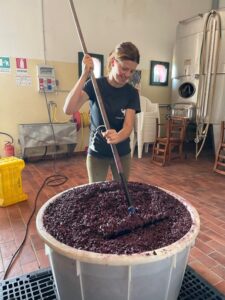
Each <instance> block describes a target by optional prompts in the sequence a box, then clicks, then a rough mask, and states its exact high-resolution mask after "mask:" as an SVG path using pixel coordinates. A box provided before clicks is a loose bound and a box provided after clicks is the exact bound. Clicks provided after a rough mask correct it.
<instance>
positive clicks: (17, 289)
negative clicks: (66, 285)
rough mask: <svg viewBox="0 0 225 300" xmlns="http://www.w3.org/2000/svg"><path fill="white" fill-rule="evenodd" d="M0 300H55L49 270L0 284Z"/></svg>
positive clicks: (52, 280) (52, 281)
mask: <svg viewBox="0 0 225 300" xmlns="http://www.w3.org/2000/svg"><path fill="white" fill-rule="evenodd" d="M0 299H1V300H9V299H10V300H23V299H25V300H56V299H57V297H56V291H55V285H54V279H53V275H52V271H51V269H44V270H43V269H42V270H39V271H36V272H32V273H29V274H27V275H22V276H20V277H15V278H12V279H9V280H4V281H2V282H0Z"/></svg>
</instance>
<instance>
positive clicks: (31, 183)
mask: <svg viewBox="0 0 225 300" xmlns="http://www.w3.org/2000/svg"><path fill="white" fill-rule="evenodd" d="M213 160H214V158H213V155H212V154H210V153H208V154H207V153H203V154H202V156H200V158H199V159H198V160H195V158H194V154H192V153H191V152H190V153H188V155H187V158H186V159H185V160H183V161H178V160H177V161H173V162H172V163H171V164H170V165H168V166H166V167H159V166H155V165H154V164H152V163H151V159H150V154H144V155H143V158H142V159H138V158H137V156H136V155H135V157H134V158H133V164H132V175H131V178H130V179H131V180H132V181H141V182H145V183H150V184H153V185H158V186H161V187H163V188H166V189H168V190H170V191H173V192H175V193H177V194H179V195H181V196H183V197H184V198H185V199H187V200H189V201H190V202H191V203H192V204H193V205H194V206H195V207H196V209H197V210H198V212H199V214H200V218H201V230H200V234H199V236H198V238H197V240H196V245H195V246H194V247H193V248H192V250H191V255H190V258H189V265H190V266H191V267H193V268H194V269H195V270H196V271H197V272H199V273H200V274H201V275H202V276H203V277H204V278H205V279H206V280H208V281H209V282H210V283H211V284H212V285H214V286H215V287H216V288H217V289H218V290H220V291H221V292H222V293H223V294H225V176H223V175H219V174H216V173H213V171H212V168H213V163H214V161H213ZM55 171H56V172H58V173H61V174H64V175H66V176H67V177H68V178H69V179H68V181H67V182H66V183H65V184H64V185H61V186H57V187H50V186H45V187H44V189H43V191H42V192H41V194H40V196H39V198H38V202H37V210H38V209H39V208H40V207H41V206H42V205H43V203H44V202H45V201H46V200H47V199H49V198H50V197H51V196H53V195H55V194H57V193H59V192H61V191H63V190H65V189H67V188H70V187H72V186H76V185H80V184H84V183H87V174H86V168H85V155H84V154H76V155H75V156H74V157H72V158H61V159H57V160H56V163H55V165H54V164H53V161H51V160H48V161H41V162H35V163H31V162H30V163H26V167H25V169H24V170H23V172H22V178H23V189H24V192H26V193H27V194H28V195H29V198H28V201H24V202H20V203H17V204H14V205H11V206H8V207H4V208H3V207H2V208H0V276H1V279H2V278H3V276H4V271H5V269H6V267H7V264H8V263H9V261H10V259H11V257H12V255H13V254H14V253H15V251H16V249H17V247H18V246H19V244H20V243H21V241H22V239H23V237H24V234H25V230H26V225H25V224H26V223H27V221H28V218H29V216H30V214H31V212H32V209H33V205H34V199H35V196H36V194H37V191H38V189H39V188H40V186H41V185H42V183H43V181H44V179H45V178H46V177H47V176H50V175H53V174H54V172H55ZM48 266H49V261H48V258H47V257H46V255H45V252H44V244H43V242H42V241H41V240H40V238H39V236H38V234H37V232H36V228H35V216H34V217H33V219H32V221H31V223H30V225H29V230H28V238H27V239H26V242H25V245H24V248H23V250H22V252H20V254H19V256H18V257H17V258H16V260H15V261H14V264H13V266H12V268H11V270H10V272H9V274H8V278H10V277H15V276H17V275H21V274H24V273H29V272H32V271H35V270H37V269H41V268H45V267H48Z"/></svg>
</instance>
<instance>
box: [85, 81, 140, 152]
mask: <svg viewBox="0 0 225 300" xmlns="http://www.w3.org/2000/svg"><path fill="white" fill-rule="evenodd" d="M97 84H98V87H99V91H100V93H101V96H102V99H103V104H104V107H105V111H106V114H107V117H108V120H109V124H110V128H112V129H115V130H116V131H120V130H121V129H122V128H123V123H124V118H125V112H126V109H127V108H130V109H134V110H135V112H136V113H138V112H140V100H139V94H138V91H137V90H136V89H135V88H134V87H133V86H131V85H130V84H128V83H127V84H126V85H124V86H123V87H121V88H115V87H113V86H111V85H110V84H109V83H108V81H107V78H106V77H101V78H98V79H97ZM83 90H84V91H85V92H86V93H87V94H88V96H89V99H90V114H91V132H90V139H89V148H88V153H89V154H90V155H93V156H96V157H112V156H113V155H112V150H111V146H110V145H109V144H107V142H106V140H105V138H103V136H102V134H101V131H105V127H104V122H103V119H102V116H101V112H100V110H99V106H98V101H97V98H96V94H95V91H94V88H93V85H92V82H91V80H88V81H87V82H86V83H85V86H84V88H83ZM116 147H117V150H118V153H119V155H120V156H123V155H126V154H128V153H130V139H129V138H127V139H126V140H124V141H122V142H121V143H119V144H117V145H116Z"/></svg>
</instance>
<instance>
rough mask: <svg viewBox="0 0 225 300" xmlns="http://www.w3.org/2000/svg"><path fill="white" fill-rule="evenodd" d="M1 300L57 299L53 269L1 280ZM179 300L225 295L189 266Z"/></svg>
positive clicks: (206, 299) (211, 299)
mask: <svg viewBox="0 0 225 300" xmlns="http://www.w3.org/2000/svg"><path fill="white" fill-rule="evenodd" d="M0 299H1V300H23V299H24V300H57V296H56V289H55V285H54V279H53V276H52V271H51V269H44V270H43V269H42V270H39V271H36V272H32V273H29V274H27V275H22V276H20V277H16V278H12V279H9V280H4V281H1V282H0ZM178 300H225V296H224V295H222V294H221V293H220V292H218V291H217V290H216V289H215V288H214V287H212V286H211V285H210V284H208V283H207V281H205V280H204V279H203V278H202V277H201V276H199V275H198V274H197V273H196V272H195V271H194V270H193V269H192V268H190V267H189V266H187V268H186V272H185V275H184V280H183V284H182V287H181V291H180V295H179V297H178Z"/></svg>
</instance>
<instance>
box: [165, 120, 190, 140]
mask: <svg viewBox="0 0 225 300" xmlns="http://www.w3.org/2000/svg"><path fill="white" fill-rule="evenodd" d="M186 128H187V118H184V117H172V118H171V119H169V121H168V126H167V137H168V138H169V139H172V140H179V141H181V142H183V141H184V139H185V134H186Z"/></svg>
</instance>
